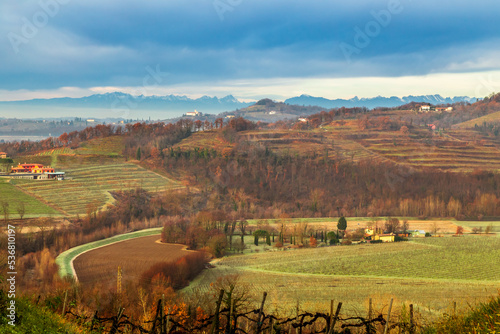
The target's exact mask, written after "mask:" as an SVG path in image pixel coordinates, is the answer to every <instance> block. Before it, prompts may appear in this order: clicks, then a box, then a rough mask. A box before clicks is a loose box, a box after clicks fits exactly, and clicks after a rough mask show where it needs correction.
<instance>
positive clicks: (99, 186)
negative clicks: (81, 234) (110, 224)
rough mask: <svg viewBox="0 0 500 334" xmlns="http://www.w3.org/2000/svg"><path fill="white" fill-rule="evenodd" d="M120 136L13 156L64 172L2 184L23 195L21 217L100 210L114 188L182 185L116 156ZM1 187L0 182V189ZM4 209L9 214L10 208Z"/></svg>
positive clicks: (109, 200)
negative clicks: (58, 177)
mask: <svg viewBox="0 0 500 334" xmlns="http://www.w3.org/2000/svg"><path fill="white" fill-rule="evenodd" d="M123 140H124V137H122V136H114V137H110V138H96V139H92V140H89V141H86V142H83V143H81V144H80V145H79V147H78V148H76V149H70V148H60V149H52V150H46V151H42V152H38V153H36V154H34V155H23V156H19V157H17V158H16V159H15V162H16V163H17V162H23V163H24V162H26V161H31V162H37V163H43V164H46V165H51V166H53V167H55V168H56V170H58V171H64V172H65V173H66V180H65V181H61V182H39V181H36V180H17V179H16V180H10V182H9V183H8V184H9V185H14V186H15V187H16V188H17V189H16V188H14V189H12V191H20V192H21V193H22V194H23V196H24V197H26V203H27V205H26V213H27V217H29V216H32V215H35V214H37V215H39V214H48V213H51V214H64V215H70V216H74V215H77V214H79V215H84V214H86V213H88V212H89V210H101V209H104V208H105V206H106V205H109V204H111V203H113V201H114V199H113V197H112V195H111V193H112V192H115V191H124V190H133V189H136V188H143V189H145V190H148V191H151V192H158V191H163V190H166V189H179V188H183V186H182V185H181V184H179V183H177V182H176V181H174V180H171V179H169V178H167V177H165V176H163V175H160V174H157V173H155V172H152V171H150V170H147V169H145V168H144V167H141V166H140V165H138V164H137V162H136V163H133V162H126V161H125V159H124V158H123V156H122V150H123V148H124V142H123ZM3 187H7V185H3ZM2 189H3V188H2V184H0V192H1V191H2ZM9 193H10V194H11V196H14V195H15V193H14V192H9ZM29 195H31V197H30V196H29ZM19 198H21V197H19ZM10 210H11V212H12V213H15V210H16V208H15V207H12V208H11V209H10Z"/></svg>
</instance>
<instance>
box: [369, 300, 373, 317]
mask: <svg viewBox="0 0 500 334" xmlns="http://www.w3.org/2000/svg"><path fill="white" fill-rule="evenodd" d="M372 315H373V306H372V299H371V298H370V300H369V301H368V320H369V321H371V320H372Z"/></svg>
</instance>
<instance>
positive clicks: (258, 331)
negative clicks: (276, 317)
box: [256, 292, 267, 334]
mask: <svg viewBox="0 0 500 334" xmlns="http://www.w3.org/2000/svg"><path fill="white" fill-rule="evenodd" d="M266 297H267V292H264V296H263V298H262V304H260V309H259V316H258V317H257V327H256V328H257V331H256V333H257V334H260V329H261V328H262V323H261V317H262V311H263V310H264V303H265V302H266Z"/></svg>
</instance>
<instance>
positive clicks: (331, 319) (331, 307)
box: [326, 299, 334, 333]
mask: <svg viewBox="0 0 500 334" xmlns="http://www.w3.org/2000/svg"><path fill="white" fill-rule="evenodd" d="M333 305H334V304H333V299H332V300H330V319H329V321H328V323H327V325H326V332H327V333H328V330H329V329H330V326H331V325H332V322H333Z"/></svg>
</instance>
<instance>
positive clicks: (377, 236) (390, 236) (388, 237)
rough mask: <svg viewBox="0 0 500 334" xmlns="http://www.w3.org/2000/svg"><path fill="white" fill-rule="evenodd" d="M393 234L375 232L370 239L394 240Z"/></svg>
mask: <svg viewBox="0 0 500 334" xmlns="http://www.w3.org/2000/svg"><path fill="white" fill-rule="evenodd" d="M395 237H396V236H395V235H394V234H393V233H391V234H375V235H373V237H372V240H382V241H383V242H394V240H395Z"/></svg>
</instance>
